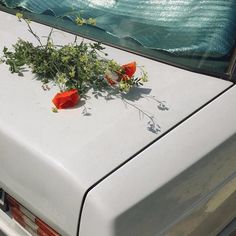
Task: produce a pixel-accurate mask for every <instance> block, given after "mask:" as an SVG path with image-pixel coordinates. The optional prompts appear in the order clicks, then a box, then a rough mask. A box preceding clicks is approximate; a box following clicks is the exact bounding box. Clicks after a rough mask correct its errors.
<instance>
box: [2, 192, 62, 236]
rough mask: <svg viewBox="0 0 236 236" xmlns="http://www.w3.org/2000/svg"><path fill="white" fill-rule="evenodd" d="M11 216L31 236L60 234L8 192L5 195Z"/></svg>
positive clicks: (54, 235) (55, 235) (56, 235)
mask: <svg viewBox="0 0 236 236" xmlns="http://www.w3.org/2000/svg"><path fill="white" fill-rule="evenodd" d="M6 198H7V202H8V205H9V209H10V211H11V214H12V217H13V218H14V219H15V221H17V222H18V223H19V224H20V225H21V226H22V227H23V228H25V230H27V231H28V232H29V233H30V234H32V235H33V236H60V234H59V233H57V232H56V231H55V230H54V229H52V228H51V227H50V226H48V225H47V224H46V223H44V222H43V221H42V220H40V219H39V218H37V217H36V216H34V215H33V214H32V213H31V212H30V211H29V210H27V209H26V208H25V207H23V206H22V205H21V204H20V203H19V202H18V201H16V200H15V199H14V198H13V197H11V196H10V195H9V194H7V195H6Z"/></svg>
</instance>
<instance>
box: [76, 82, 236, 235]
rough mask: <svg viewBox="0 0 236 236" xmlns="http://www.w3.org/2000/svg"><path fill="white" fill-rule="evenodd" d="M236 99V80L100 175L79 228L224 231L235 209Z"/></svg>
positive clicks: (87, 231)
mask: <svg viewBox="0 0 236 236" xmlns="http://www.w3.org/2000/svg"><path fill="white" fill-rule="evenodd" d="M235 107H236V87H235V86H234V87H233V88H231V89H230V90H228V91H227V92H226V93H224V94H223V95H222V96H220V97H219V98H217V99H216V100H214V101H213V102H212V103H210V104H209V105H208V106H206V107H205V108H204V109H202V110H200V111H199V112H198V113H196V114H195V115H194V116H192V117H191V118H190V119H188V120H186V121H185V122H184V123H182V124H181V125H180V126H178V127H177V128H175V129H174V130H172V131H171V132H170V133H168V134H167V135H166V136H165V137H163V138H161V139H160V140H159V141H158V142H156V143H155V144H153V145H152V146H150V147H149V148H148V149H146V150H145V151H143V152H142V153H140V154H139V155H138V156H136V157H135V158H134V159H132V160H131V161H130V162H129V163H127V164H126V165H124V166H123V167H122V168H120V169H119V170H117V171H116V172H114V173H113V174H112V175H110V176H109V177H108V178H106V179H105V180H103V181H102V182H101V183H99V185H97V186H96V187H95V188H94V189H92V190H91V191H90V192H89V194H88V196H87V198H86V201H85V205H84V210H83V212H82V221H81V229H80V234H79V235H80V236H92V235H103V236H116V235H117V236H118V235H119V236H120V235H122V236H134V235H135V236H143V235H168V236H176V235H181V236H190V235H191V236H193V235H194V236H198V235H212V236H213V235H216V234H217V233H219V230H222V226H225V224H226V223H229V222H230V221H231V220H232V218H234V217H235V216H236V214H235V212H236V206H235V197H236V172H235V166H236V158H235V153H236V126H235V121H236V110H235ZM91 225H92V226H93V227H91Z"/></svg>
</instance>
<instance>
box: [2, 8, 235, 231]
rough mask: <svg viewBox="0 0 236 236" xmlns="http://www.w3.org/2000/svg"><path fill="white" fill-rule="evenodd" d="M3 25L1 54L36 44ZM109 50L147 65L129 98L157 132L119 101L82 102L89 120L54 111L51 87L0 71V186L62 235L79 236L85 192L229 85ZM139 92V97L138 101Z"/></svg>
mask: <svg viewBox="0 0 236 236" xmlns="http://www.w3.org/2000/svg"><path fill="white" fill-rule="evenodd" d="M0 19H1V22H4V24H3V23H2V24H1V26H0V35H1V36H0V48H3V46H5V45H6V46H10V45H11V44H12V43H14V42H16V40H17V38H18V37H21V38H24V39H29V40H33V39H31V35H30V34H29V33H27V30H26V27H25V25H24V24H23V23H18V22H17V19H16V17H14V16H11V15H9V14H6V13H3V12H0ZM32 24H33V27H34V28H36V31H37V32H38V34H40V35H47V34H48V32H49V28H48V27H46V26H43V25H39V24H35V23H32ZM56 35H57V38H60V41H61V42H67V41H70V40H73V39H72V36H71V35H69V34H67V33H64V32H59V33H58V34H56ZM106 50H107V52H108V53H109V57H111V58H113V59H115V60H117V61H118V62H120V63H121V64H123V63H128V62H130V61H133V60H135V61H136V62H137V63H138V64H140V65H144V66H145V69H146V70H147V71H148V74H149V82H148V83H147V84H145V85H144V86H143V88H141V89H140V90H136V91H133V92H131V94H130V97H129V98H130V99H131V100H129V102H130V103H132V104H135V105H136V106H138V107H139V108H140V109H141V110H142V111H145V112H148V113H149V114H152V115H153V116H154V117H155V119H156V122H157V124H158V125H159V126H160V131H159V132H158V133H153V132H151V131H149V130H148V122H149V119H148V118H147V117H146V116H143V115H142V114H141V113H140V112H139V111H138V110H137V109H136V108H134V107H133V106H131V105H129V104H126V103H124V102H123V101H122V100H121V99H118V98H116V99H113V100H105V99H104V98H99V99H96V98H94V97H93V96H91V99H89V100H88V101H86V103H85V106H86V107H87V109H88V111H89V112H90V113H91V115H89V116H84V115H83V114H82V111H83V109H84V107H83V106H80V107H78V108H75V109H69V110H63V111H60V112H59V113H53V112H52V111H51V107H52V103H51V99H52V97H53V96H54V94H55V93H56V92H57V90H56V88H52V89H51V90H50V91H44V90H43V89H42V88H41V85H40V83H39V82H38V81H36V80H33V79H31V78H33V76H32V75H31V74H30V73H26V74H25V77H23V78H22V77H21V78H20V77H18V76H17V75H15V74H11V73H10V72H9V70H8V67H7V66H6V65H1V66H0V186H2V187H3V188H4V189H6V191H8V192H9V193H10V194H12V195H13V196H14V197H15V198H17V199H18V200H19V201H20V202H21V203H22V204H23V205H25V207H27V208H29V209H30V210H31V211H32V212H33V213H34V214H36V215H37V216H38V217H40V218H42V219H43V220H45V221H46V222H47V223H49V224H50V225H51V226H52V227H53V228H55V229H56V230H58V231H59V232H61V233H62V234H63V235H76V233H77V227H78V219H79V212H80V209H81V204H82V201H83V197H84V194H85V192H86V191H87V190H88V189H90V188H91V187H92V186H93V185H94V184H95V183H96V182H98V181H99V180H101V179H102V178H104V177H105V176H106V175H108V174H109V173H110V172H111V171H113V170H114V169H116V168H118V167H119V166H121V165H122V164H123V163H125V162H126V161H127V160H129V158H131V157H132V156H134V155H135V154H136V153H138V152H139V151H140V150H142V149H143V148H144V147H145V146H147V145H149V144H150V143H151V142H153V141H154V140H155V139H157V138H158V137H160V136H161V135H163V134H164V133H165V132H167V131H168V130H169V129H171V128H173V127H174V126H176V125H177V124H178V123H180V122H181V121H182V120H183V119H185V118H186V117H187V116H189V115H190V114H192V113H193V112H194V111H196V110H197V109H199V108H200V107H201V106H203V105H204V104H206V103H207V102H208V101H209V100H211V99H213V98H214V97H215V96H216V95H217V94H219V93H221V92H222V91H224V90H225V89H226V88H228V87H229V86H231V83H230V82H226V81H223V80H220V79H215V78H211V77H208V76H204V75H199V74H195V73H191V72H188V71H184V70H181V69H178V68H175V67H172V66H168V65H164V64H162V63H158V62H156V61H152V60H149V59H146V58H143V57H140V56H137V55H134V54H131V53H127V52H124V51H120V50H118V49H114V48H111V47H107V49H106ZM140 91H141V94H142V97H143V98H140V99H137V100H136V99H135V98H136V97H135V94H136V93H138V92H140ZM147 96H155V98H156V99H158V100H160V101H163V100H164V101H166V105H167V107H168V109H169V110H164V111H163V110H160V109H158V108H157V105H158V103H157V102H155V101H154V100H153V99H150V98H148V97H147ZM132 99H133V100H135V101H134V103H133V101H132ZM201 132H202V131H201ZM124 184H125V183H124ZM114 187H115V186H114Z"/></svg>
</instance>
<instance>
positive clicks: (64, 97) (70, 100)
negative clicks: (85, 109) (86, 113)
mask: <svg viewBox="0 0 236 236" xmlns="http://www.w3.org/2000/svg"><path fill="white" fill-rule="evenodd" d="M79 99H80V96H79V93H78V90H77V89H71V90H68V91H65V92H61V93H57V94H56V96H55V97H54V98H53V99H52V102H53V103H54V105H55V106H56V108H57V109H65V108H71V107H74V106H75V105H77V104H78V102H79Z"/></svg>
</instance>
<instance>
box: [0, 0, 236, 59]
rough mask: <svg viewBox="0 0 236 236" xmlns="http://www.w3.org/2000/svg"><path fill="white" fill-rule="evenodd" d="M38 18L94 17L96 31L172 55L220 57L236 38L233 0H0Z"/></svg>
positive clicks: (72, 18) (235, 17)
mask: <svg viewBox="0 0 236 236" xmlns="http://www.w3.org/2000/svg"><path fill="white" fill-rule="evenodd" d="M0 2H2V3H4V4H5V5H6V6H7V7H10V8H16V7H21V8H24V9H27V10H29V11H31V12H34V13H37V14H45V13H46V14H49V13H51V14H53V15H55V16H57V17H68V18H69V19H71V20H74V19H75V18H76V17H77V16H78V15H80V16H81V17H85V18H87V17H93V18H95V19H96V22H97V24H96V27H99V28H100V29H103V30H104V31H106V32H107V33H109V34H112V35H114V36H116V37H119V38H132V39H134V40H135V41H136V42H138V43H140V44H142V45H143V46H144V47H147V48H151V49H157V50H164V51H168V52H170V53H174V54H176V55H190V56H202V55H207V56H210V57H222V56H225V55H227V54H228V53H229V52H230V50H231V49H232V47H233V45H234V43H235V38H236V0H0Z"/></svg>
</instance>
